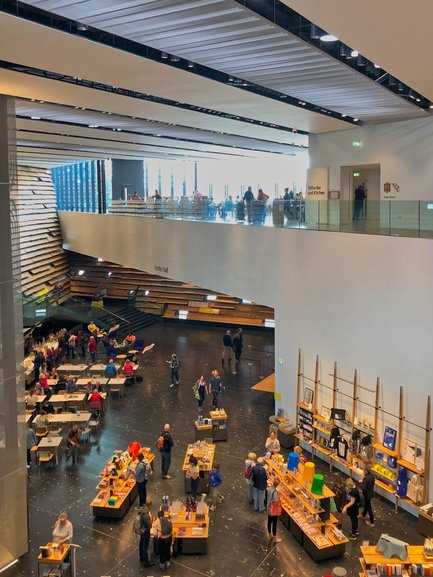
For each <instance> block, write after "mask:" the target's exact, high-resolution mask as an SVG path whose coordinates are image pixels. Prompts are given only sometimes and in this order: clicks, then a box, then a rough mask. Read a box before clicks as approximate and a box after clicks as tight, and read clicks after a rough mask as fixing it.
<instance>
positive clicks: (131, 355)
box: [126, 353, 138, 365]
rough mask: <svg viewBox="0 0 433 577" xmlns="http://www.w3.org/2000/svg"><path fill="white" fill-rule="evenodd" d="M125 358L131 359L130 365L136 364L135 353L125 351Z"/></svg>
mask: <svg viewBox="0 0 433 577" xmlns="http://www.w3.org/2000/svg"><path fill="white" fill-rule="evenodd" d="M126 358H127V360H128V361H131V364H132V365H138V357H137V354H136V353H127V354H126Z"/></svg>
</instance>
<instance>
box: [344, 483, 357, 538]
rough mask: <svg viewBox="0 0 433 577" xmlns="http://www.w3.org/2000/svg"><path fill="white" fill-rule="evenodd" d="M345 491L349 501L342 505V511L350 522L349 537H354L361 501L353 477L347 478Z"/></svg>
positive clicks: (355, 536) (355, 535)
mask: <svg viewBox="0 0 433 577" xmlns="http://www.w3.org/2000/svg"><path fill="white" fill-rule="evenodd" d="M347 493H348V495H347V496H348V499H349V501H348V502H347V503H346V505H345V506H344V507H343V510H342V513H347V515H348V517H350V522H351V524H352V527H351V532H350V535H349V539H353V540H354V539H356V538H357V537H358V535H359V531H358V514H359V503H360V501H361V498H360V495H359V491H358V487H357V486H356V485H355V483H354V481H353V479H350V478H349V479H348V480H347Z"/></svg>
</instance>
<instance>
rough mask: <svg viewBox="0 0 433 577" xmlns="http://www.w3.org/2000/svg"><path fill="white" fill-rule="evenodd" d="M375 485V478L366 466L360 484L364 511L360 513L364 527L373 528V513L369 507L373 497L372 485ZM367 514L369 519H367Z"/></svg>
mask: <svg viewBox="0 0 433 577" xmlns="http://www.w3.org/2000/svg"><path fill="white" fill-rule="evenodd" d="M375 483H376V477H375V476H374V475H373V473H372V471H371V469H370V467H368V466H367V469H366V471H365V475H364V478H363V480H362V483H361V489H362V494H363V496H364V510H363V511H362V518H363V519H364V521H365V524H366V525H369V526H370V527H374V513H373V507H372V505H371V500H372V499H373V497H374V485H375ZM367 514H368V516H369V519H367V518H366V517H367Z"/></svg>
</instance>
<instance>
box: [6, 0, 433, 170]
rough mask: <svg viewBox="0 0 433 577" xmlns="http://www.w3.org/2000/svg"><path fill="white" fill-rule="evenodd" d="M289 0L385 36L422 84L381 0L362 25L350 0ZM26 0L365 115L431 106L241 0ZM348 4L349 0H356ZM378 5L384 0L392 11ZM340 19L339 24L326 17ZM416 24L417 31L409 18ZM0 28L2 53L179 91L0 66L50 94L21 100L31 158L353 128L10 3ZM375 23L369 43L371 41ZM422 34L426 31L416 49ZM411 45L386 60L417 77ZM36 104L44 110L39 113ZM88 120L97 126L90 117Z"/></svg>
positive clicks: (236, 150)
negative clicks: (43, 19)
mask: <svg viewBox="0 0 433 577" xmlns="http://www.w3.org/2000/svg"><path fill="white" fill-rule="evenodd" d="M282 1H284V3H286V4H287V5H289V6H291V7H293V8H294V9H295V10H298V11H300V12H301V13H302V12H304V13H305V16H306V17H307V18H309V19H311V20H313V21H314V22H315V23H316V24H318V25H319V26H321V27H322V28H324V29H326V30H328V31H329V32H333V33H335V34H336V35H337V36H339V38H341V40H343V41H344V42H345V43H347V44H348V45H350V46H352V47H353V46H355V47H356V48H357V49H359V50H360V52H362V53H364V55H365V56H367V57H368V58H370V59H371V60H373V61H377V60H378V58H376V52H377V51H378V50H379V48H380V47H381V44H386V46H382V49H383V53H382V57H379V61H380V64H381V65H382V67H383V68H386V69H388V70H389V71H390V72H391V73H392V74H393V75H395V76H397V77H398V78H400V79H401V80H402V81H404V82H407V83H408V84H411V85H412V86H413V87H414V88H417V87H416V86H415V84H414V83H413V82H411V81H410V80H408V78H405V77H403V76H402V74H400V75H399V74H398V73H397V72H394V68H391V67H390V66H389V65H388V62H387V56H388V57H390V56H391V55H390V54H388V52H389V53H390V52H391V48H389V46H391V47H392V46H393V45H395V43H396V42H397V41H396V40H395V38H394V36H393V27H391V26H389V27H383V29H382V30H381V29H380V26H379V25H378V24H377V22H376V20H380V21H381V22H383V18H376V17H375V13H374V9H375V8H374V6H375V5H373V3H372V2H371V0H365V5H363V14H362V26H359V20H357V19H354V18H353V13H354V12H353V11H354V10H355V3H354V2H353V0H347V1H345V2H341V1H340V0H328V1H327V4H326V6H327V7H326V9H325V8H322V6H320V9H319V7H318V6H317V2H312V0H302V2H301V1H300V0H282ZM382 1H383V3H384V4H386V5H388V4H389V2H390V1H392V5H393V7H395V9H396V10H397V11H400V10H403V2H402V0H395V1H394V0H382ZM425 1H426V0H419V3H420V4H423V5H424V4H425ZM29 3H30V4H33V5H35V6H38V7H41V8H43V9H45V10H50V11H53V12H56V13H59V14H63V15H65V16H67V17H70V18H73V19H74V20H78V21H81V22H87V23H88V24H89V25H91V26H94V27H96V28H100V29H104V30H107V31H110V32H113V33H114V34H117V35H121V36H124V37H127V38H130V39H133V40H135V41H136V42H142V43H143V44H146V45H149V46H152V47H155V48H158V49H161V50H165V51H167V52H169V53H173V54H176V55H179V56H181V57H184V58H187V59H190V60H192V61H194V62H196V63H201V64H204V65H206V66H209V67H211V68H214V69H216V70H220V71H223V72H226V73H228V74H232V75H233V76H239V77H242V78H244V79H245V80H247V81H249V82H254V83H257V84H260V85H262V86H264V87H267V88H271V89H273V90H276V91H279V92H282V93H286V94H288V95H291V96H296V97H297V98H300V99H302V100H307V101H310V102H313V103H316V104H317V105H318V106H319V107H326V108H330V109H332V110H335V111H338V112H340V113H341V114H348V115H353V116H358V117H359V118H360V119H364V120H367V121H369V122H372V121H373V122H377V121H389V120H395V119H402V118H413V117H415V118H419V117H421V118H422V116H423V115H426V113H425V112H423V111H421V110H420V109H419V108H417V107H415V106H412V105H411V104H410V103H408V102H407V101H405V100H403V99H401V98H400V97H398V96H396V95H393V94H391V93H390V92H389V91H387V90H385V89H384V88H383V87H382V86H380V85H378V84H375V83H374V82H372V81H371V80H369V79H367V78H366V77H364V76H362V75H360V74H358V73H356V72H354V71H353V70H352V69H350V68H349V67H347V66H346V65H344V64H342V63H340V62H337V61H336V60H334V59H332V58H330V57H329V56H327V55H326V54H324V53H322V52H320V51H318V50H317V49H316V48H314V47H312V46H310V45H308V44H306V43H303V42H302V41H301V40H299V39H298V38H297V37H295V36H293V35H291V34H290V33H288V32H287V31H285V30H283V29H282V28H279V27H277V26H275V25H274V24H272V23H271V22H269V21H267V20H265V19H263V18H261V17H260V16H258V15H257V14H255V13H254V12H251V11H249V10H248V9H246V8H245V7H244V6H242V5H241V4H240V3H238V2H236V1H235V0H141V1H139V0H116V1H114V0H75V1H72V2H67V1H66V0H40V1H33V2H29ZM298 5H299V6H298ZM346 6H351V8H352V12H351V13H350V14H349V11H348V10H346ZM388 7H389V6H388ZM376 8H377V7H376ZM406 8H407V7H406ZM381 10H382V5H381V8H380V14H381V15H382V12H381ZM417 10H418V6H417V8H416V10H415V8H413V7H412V6H411V10H410V12H411V14H412V12H415V13H417ZM309 11H311V12H312V13H311V14H309V13H308V12H309ZM430 12H431V7H430V11H429V13H430ZM392 13H393V17H394V12H392ZM402 14H403V12H401V13H400V12H399V14H398V18H397V29H398V30H400V31H401V30H402V28H401V26H403V23H404V18H403V15H402ZM406 14H407V9H406ZM382 16H383V15H382ZM331 20H332V23H333V26H332V28H331V27H330V26H327V22H328V23H329V24H331ZM425 22H426V20H425V19H424V20H423V21H422V26H423V27H426V26H427V24H426V23H425ZM409 26H411V27H412V28H411V29H412V30H413V31H415V24H414V23H413V22H410V23H409ZM366 27H367V28H368V30H369V34H368V35H366V34H365V29H366ZM337 28H339V30H337ZM0 29H1V31H2V32H1V42H0V60H4V61H7V62H13V63H17V64H20V65H23V66H28V67H33V68H36V69H42V70H47V71H50V72H55V73H58V74H64V75H68V76H71V77H74V78H80V79H85V80H89V81H92V82H99V83H102V84H104V85H108V86H119V87H121V88H122V89H127V90H132V91H136V92H139V93H143V94H149V95H152V96H156V97H160V98H164V99H169V100H170V101H172V104H169V103H164V104H162V103H159V102H152V101H146V100H142V99H138V98H132V97H128V96H124V95H120V94H115V93H111V92H107V91H102V90H96V89H93V88H87V87H83V86H80V85H76V84H71V83H66V82H60V81H58V80H51V79H47V78H43V77H41V76H32V75H29V74H25V73H20V72H16V71H11V70H6V69H1V68H0V93H4V94H10V95H13V96H16V97H18V98H22V99H34V100H37V101H44V102H43V103H42V104H41V103H40V102H28V101H18V102H17V108H18V111H17V114H19V115H20V116H23V117H25V119H19V120H18V121H17V127H18V128H19V133H18V143H19V148H18V155H19V159H20V160H21V161H23V160H24V159H25V160H26V161H28V162H30V161H31V163H32V164H41V165H45V166H46V165H49V164H59V163H63V164H64V163H67V162H70V161H78V160H80V159H90V158H107V157H112V158H143V157H160V158H220V157H223V156H224V155H229V156H247V157H266V156H267V155H269V154H273V153H275V152H277V153H280V154H293V153H294V152H297V151H299V149H296V148H294V147H293V146H291V145H292V144H294V145H298V146H299V145H301V146H305V145H306V144H307V137H306V136H304V135H301V134H299V133H297V132H296V133H293V132H292V130H291V129H292V128H293V129H295V131H297V130H301V131H307V132H312V133H320V132H329V131H335V130H344V129H349V128H353V125H352V124H348V123H346V122H344V120H338V119H336V118H333V117H330V116H327V115H323V114H318V113H315V112H312V111H309V110H307V109H303V108H302V107H296V106H291V105H289V104H287V103H285V102H284V100H282V101H278V100H274V99H269V98H265V97H264V96H260V95H258V94H254V93H252V92H248V91H246V90H242V89H239V88H237V87H234V86H231V85H230V84H225V83H221V82H217V81H214V80H211V79H208V78H203V77H201V76H199V75H197V74H194V73H193V72H191V71H185V70H181V69H177V68H175V67H173V66H169V65H167V64H166V61H161V62H155V61H153V60H148V59H145V58H143V57H140V56H135V55H133V54H130V53H128V52H124V51H121V50H116V49H113V48H110V47H109V46H106V45H103V44H99V43H95V42H91V41H89V40H87V39H85V38H84V37H78V36H75V35H70V34H66V33H63V32H61V31H59V30H55V29H53V28H46V27H44V26H41V25H38V24H34V23H32V22H30V21H26V20H22V19H19V18H16V17H13V16H10V15H7V14H5V13H1V12H0ZM371 31H372V34H373V39H372V43H371V46H367V45H368V41H367V38H368V39H370V32H371ZM340 32H341V33H340ZM349 34H350V37H351V38H353V39H355V40H357V39H358V38H359V39H360V40H362V39H363V41H364V45H365V46H366V48H367V47H368V48H369V49H370V50H371V52H375V54H374V55H373V54H372V53H371V54H370V53H369V52H368V51H367V50H364V49H363V48H362V47H361V45H360V44H359V45H358V43H356V42H354V41H352V40H350V39H349V38H348V36H349ZM380 34H382V36H381V37H380ZM346 35H347V38H346ZM381 38H382V39H384V40H382V41H381ZM388 40H389V42H388ZM431 42H432V40H431V38H430V37H429V43H431ZM393 43H394V44H393ZM429 43H427V46H430V44H429ZM421 44H422V42H420V41H418V37H417V42H415V43H414V45H415V48H416V50H415V52H414V54H415V53H416V54H417V53H418V52H417V50H418V48H419V47H420V46H421ZM408 45H409V43H408ZM412 45H413V44H412ZM53 47H61V50H60V49H59V50H56V49H53ZM388 48H389V50H388ZM405 50H406V48H405ZM418 51H419V50H418ZM400 52H401V50H400ZM406 53H407V52H405V54H404V55H403V57H401V54H399V58H397V59H396V58H395V55H394V59H392V58H389V61H391V60H393V66H394V67H395V68H396V67H398V66H399V65H400V63H401V64H402V68H403V71H407V73H408V77H409V66H407V67H406V64H407V62H406V60H408V59H407V58H406ZM431 53H432V51H431V50H430V54H431ZM400 61H401V62H400ZM406 68H407V70H406ZM418 75H419V76H421V75H420V74H419V73H418ZM424 77H425V78H428V80H426V81H425V82H427V83H429V82H432V84H433V80H432V79H431V75H430V76H429V75H428V74H424ZM418 90H419V91H420V92H421V93H422V94H424V95H425V96H428V94H427V93H426V92H425V91H423V90H420V89H419V88H418ZM432 92H433V90H432ZM432 96H433V95H432ZM174 101H178V102H182V103H187V104H189V105H194V106H196V107H201V108H206V109H211V110H214V111H219V112H222V113H224V114H227V115H230V118H224V117H222V116H217V115H214V114H206V113H203V112H200V111H197V110H192V109H184V108H179V107H176V106H174V105H173V102H174ZM75 107H78V109H75ZM83 109H84V110H83ZM103 112H105V113H108V112H110V113H111V114H110V115H108V114H102V113H103ZM31 116H35V117H40V118H41V120H31V119H30V117H31ZM132 117H135V118H132ZM236 117H241V118H249V119H253V120H254V121H255V122H245V121H242V120H241V119H239V120H237V119H236ZM49 120H51V121H50V122H49ZM260 123H262V124H260ZM263 123H267V124H268V125H267V126H266V125H264V124H263ZM269 124H270V125H272V126H269ZM89 125H97V126H98V128H89ZM103 127H105V129H104V128H103ZM113 128H121V129H122V131H121V132H118V131H117V130H116V131H114V130H112V129H113ZM158 135H161V136H158ZM264 151H266V152H264ZM299 153H302V151H301V152H299Z"/></svg>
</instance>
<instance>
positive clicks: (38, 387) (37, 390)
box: [35, 383, 45, 396]
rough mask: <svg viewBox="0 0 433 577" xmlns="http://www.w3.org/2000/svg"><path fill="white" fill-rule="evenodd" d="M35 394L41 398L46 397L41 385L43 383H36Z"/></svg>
mask: <svg viewBox="0 0 433 577" xmlns="http://www.w3.org/2000/svg"><path fill="white" fill-rule="evenodd" d="M35 393H36V395H40V396H42V395H45V392H44V387H43V386H42V385H41V383H36V386H35Z"/></svg>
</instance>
